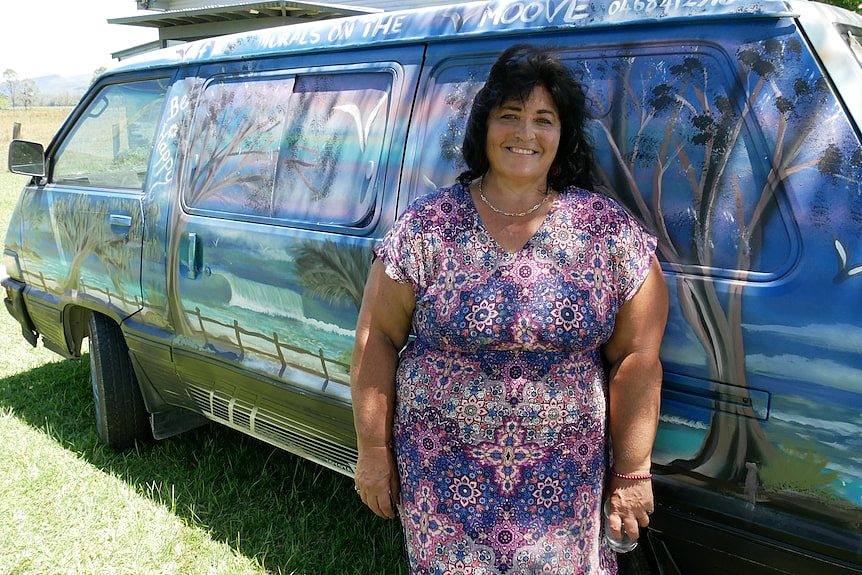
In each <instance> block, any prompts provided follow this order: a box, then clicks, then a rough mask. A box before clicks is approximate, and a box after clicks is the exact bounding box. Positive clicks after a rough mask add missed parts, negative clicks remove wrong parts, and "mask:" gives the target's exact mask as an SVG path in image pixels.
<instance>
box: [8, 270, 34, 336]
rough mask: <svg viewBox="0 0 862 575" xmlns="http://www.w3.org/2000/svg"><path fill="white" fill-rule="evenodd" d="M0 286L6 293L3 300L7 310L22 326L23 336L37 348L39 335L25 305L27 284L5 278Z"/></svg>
mask: <svg viewBox="0 0 862 575" xmlns="http://www.w3.org/2000/svg"><path fill="white" fill-rule="evenodd" d="M0 285H2V286H3V288H4V289H5V291H6V297H5V298H4V299H3V303H5V304H6V309H7V310H8V311H9V314H10V315H11V316H12V317H14V318H15V319H16V320H17V321H18V323H20V324H21V335H23V336H24V339H26V340H27V341H28V342H30V345H32V346H33V347H36V341H37V340H38V339H39V333H38V332H37V331H36V327H35V326H34V325H33V320H32V319H30V314H29V313H28V312H27V305H26V304H25V303H24V290H25V289H26V288H27V284H25V283H23V282H19V281H18V280H14V279H12V278H10V277H5V278H3V280H0Z"/></svg>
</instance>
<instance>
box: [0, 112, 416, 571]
mask: <svg viewBox="0 0 862 575" xmlns="http://www.w3.org/2000/svg"><path fill="white" fill-rule="evenodd" d="M7 116H8V112H0V119H2V121H3V122H4V124H3V125H4V126H5V122H6V120H7ZM59 116H62V117H65V113H63V114H57V115H55V116H54V118H55V121H56V122H58V123H59V121H62V117H60V118H59V119H57V118H58V117H59ZM22 123H23V122H22ZM3 129H4V130H5V128H3ZM46 132H48V130H46ZM22 137H24V138H28V139H36V138H35V137H31V136H29V135H28V134H27V132H26V126H25V131H24V133H22ZM42 141H46V140H42ZM7 142H8V139H7V138H6V137H3V138H0V145H2V147H3V148H2V150H0V153H2V154H3V155H5V148H6V144H7ZM17 180H19V178H17V177H12V176H11V175H9V174H7V173H2V174H0V226H2V227H0V231H2V230H5V227H6V224H7V222H8V218H9V215H10V213H11V209H12V207H13V206H14V201H15V198H16V197H17V194H18V191H19V189H20V185H21V184H22V183H23V182H20V181H17ZM12 186H14V187H12ZM10 187H12V188H11V189H10ZM0 338H2V341H4V342H6V343H5V344H4V349H3V352H4V353H2V354H0V517H2V518H3V520H2V521H0V541H2V542H3V544H2V545H0V573H3V574H4V575H6V574H10V575H12V574H14V575H30V574H32V575H54V574H58V575H59V574H74V575H87V574H99V575H102V574H109V575H110V574H122V575H126V574H138V573H140V574H147V575H150V574H177V575H197V574H207V575H209V574H225V575H228V574H229V575H235V574H236V575H244V574H247V573H248V574H263V573H272V574H285V575H287V574H297V575H299V574H302V575H317V574H337V575H340V574H357V575H358V574H363V575H364V574H378V573H380V574H389V573H392V574H403V573H406V565H405V560H404V558H403V551H402V548H403V542H402V535H401V531H400V527H399V526H398V524H397V523H396V522H392V521H384V520H381V519H377V518H376V517H375V516H374V515H373V514H372V513H371V512H370V511H368V510H367V509H366V508H364V506H362V504H361V502H360V501H359V500H358V498H357V497H356V495H355V494H354V492H353V482H352V481H351V480H350V479H349V478H347V477H343V476H341V475H339V474H337V473H335V472H332V471H329V470H326V469H324V468H322V467H320V466H318V465H316V464H313V463H310V462H307V461H304V460H302V459H300V458H298V457H295V456H293V455H291V454H289V453H286V452H284V451H281V450H279V449H276V448H273V447H270V446H268V445H266V444H264V443H261V442H259V441H257V440H254V439H252V438H249V437H246V436H243V435H242V434H239V433H237V432H233V431H231V430H228V429H226V428H222V427H219V426H216V425H211V426H208V427H205V428H201V429H198V430H195V431H192V432H189V433H186V434H184V435H181V436H178V437H175V438H170V439H167V440H164V441H161V442H156V443H152V444H146V445H140V446H139V447H138V448H137V449H135V450H132V451H127V452H115V451H112V450H110V449H107V448H105V447H104V446H103V445H101V444H100V443H99V440H98V436H97V435H96V432H95V425H94V423H93V421H94V415H93V406H92V399H91V396H90V383H89V377H90V376H89V365H88V362H87V358H86V357H85V358H84V361H81V362H74V361H63V360H60V359H59V358H58V356H55V355H54V354H52V353H51V352H48V351H46V350H45V349H43V348H41V347H40V348H36V349H34V348H31V347H30V346H29V345H28V344H27V343H26V342H25V341H24V340H23V338H22V337H21V336H20V330H19V327H18V324H17V323H16V322H15V321H14V320H13V319H12V318H11V317H10V316H8V314H6V313H5V312H4V311H2V310H0Z"/></svg>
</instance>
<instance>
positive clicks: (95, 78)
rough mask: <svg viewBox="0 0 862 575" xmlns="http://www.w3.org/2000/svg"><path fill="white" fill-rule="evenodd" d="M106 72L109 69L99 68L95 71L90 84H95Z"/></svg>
mask: <svg viewBox="0 0 862 575" xmlns="http://www.w3.org/2000/svg"><path fill="white" fill-rule="evenodd" d="M105 71H107V68H106V67H105V66H99V67H98V68H96V69H95V70H93V77H92V78H90V84H93V83H95V81H96V80H98V79H99V76H101V75H102V74H104V73H105Z"/></svg>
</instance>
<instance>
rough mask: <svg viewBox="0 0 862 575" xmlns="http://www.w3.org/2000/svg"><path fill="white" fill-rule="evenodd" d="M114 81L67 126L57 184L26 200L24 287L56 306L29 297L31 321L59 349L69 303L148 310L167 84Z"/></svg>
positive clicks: (55, 164) (56, 148)
mask: <svg viewBox="0 0 862 575" xmlns="http://www.w3.org/2000/svg"><path fill="white" fill-rule="evenodd" d="M110 82H111V83H106V84H105V85H104V86H102V87H101V88H99V89H97V90H95V91H94V92H93V93H92V96H91V97H90V99H89V102H87V103H86V104H85V106H83V107H81V108H79V109H80V110H81V112H80V113H79V114H78V115H77V116H76V117H73V118H72V119H71V120H70V121H68V122H67V124H66V127H65V129H64V130H63V132H61V134H60V136H59V137H58V139H57V140H56V141H55V142H54V144H53V145H52V147H51V148H49V150H48V157H49V166H50V173H49V177H48V178H47V180H46V181H45V182H43V183H42V184H40V185H31V186H28V187H27V188H26V189H25V190H24V192H23V195H22V199H21V207H20V209H21V210H22V211H23V212H24V213H23V214H22V220H23V221H25V222H26V224H25V226H26V228H27V229H25V230H23V233H24V234H25V236H26V238H27V242H26V245H25V246H23V248H24V249H23V250H22V252H21V254H20V255H21V256H22V267H23V269H24V273H25V277H26V281H27V283H28V284H30V285H31V286H32V289H35V290H39V291H42V292H44V293H45V294H48V295H49V296H53V298H56V299H54V300H53V301H56V302H57V304H56V307H52V306H51V305H50V304H47V303H42V304H40V303H39V300H38V299H36V298H31V299H32V300H33V302H34V305H33V307H34V308H35V309H34V310H33V319H34V321H35V322H36V325H37V328H38V329H39V331H40V332H42V333H43V335H44V336H45V337H46V340H54V342H62V341H63V340H64V339H65V338H64V337H63V333H62V325H63V323H62V321H61V317H62V315H61V314H62V306H63V305H64V303H68V302H69V301H73V300H74V301H76V302H82V303H84V305H86V306H88V307H91V308H93V309H97V310H99V311H101V312H103V313H107V314H108V315H111V316H113V317H114V318H116V319H122V318H126V317H128V316H129V315H131V314H133V313H135V312H136V311H138V310H139V309H140V308H141V268H140V262H141V250H142V242H143V214H142V209H141V196H142V193H143V192H142V190H143V188H144V183H145V179H146V173H147V163H148V161H149V158H150V154H151V151H152V146H153V139H154V134H155V129H156V125H157V123H158V120H159V117H160V115H161V111H162V107H163V104H164V95H165V91H166V89H167V86H168V81H167V80H166V79H164V78H149V79H141V78H134V79H128V80H118V79H112V80H111V81H110ZM40 299H42V298H40ZM45 301H52V298H51V297H49V298H47V299H43V302H45ZM43 308H44V309H43ZM49 308H50V309H49ZM58 329H59V330H60V331H59V332H58ZM46 344H48V341H46ZM63 345H65V344H63ZM70 351H71V350H70Z"/></svg>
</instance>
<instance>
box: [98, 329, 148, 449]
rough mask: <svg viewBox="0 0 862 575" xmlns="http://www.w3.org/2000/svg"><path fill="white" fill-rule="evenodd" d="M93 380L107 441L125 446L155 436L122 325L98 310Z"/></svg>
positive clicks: (102, 433) (101, 428) (117, 446)
mask: <svg viewBox="0 0 862 575" xmlns="http://www.w3.org/2000/svg"><path fill="white" fill-rule="evenodd" d="M90 380H91V381H92V384H93V405H94V406H95V408H96V431H97V432H98V433H99V438H100V439H101V440H102V442H103V443H105V444H106V445H108V446H109V447H112V448H114V449H125V448H127V447H132V446H134V445H135V442H137V441H144V440H148V439H151V438H152V430H151V429H150V420H149V414H148V413H147V409H146V407H145V406H144V398H143V396H141V388H140V387H139V386H138V379H137V377H135V372H134V370H133V369H132V361H131V359H130V358H129V347H128V346H127V345H126V340H125V338H123V333H122V332H121V331H120V326H118V325H117V324H116V323H114V322H113V321H112V320H111V319H110V318H108V317H106V316H104V315H102V314H98V313H92V314H90Z"/></svg>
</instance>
